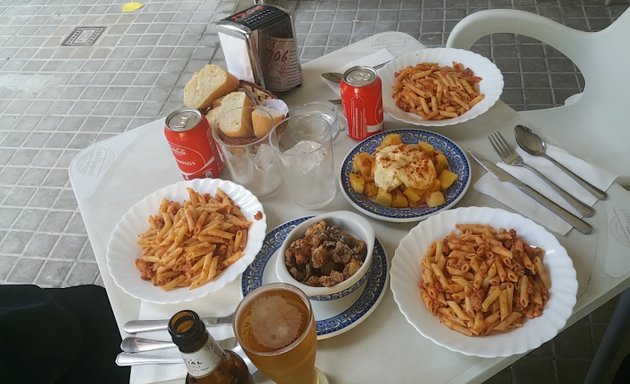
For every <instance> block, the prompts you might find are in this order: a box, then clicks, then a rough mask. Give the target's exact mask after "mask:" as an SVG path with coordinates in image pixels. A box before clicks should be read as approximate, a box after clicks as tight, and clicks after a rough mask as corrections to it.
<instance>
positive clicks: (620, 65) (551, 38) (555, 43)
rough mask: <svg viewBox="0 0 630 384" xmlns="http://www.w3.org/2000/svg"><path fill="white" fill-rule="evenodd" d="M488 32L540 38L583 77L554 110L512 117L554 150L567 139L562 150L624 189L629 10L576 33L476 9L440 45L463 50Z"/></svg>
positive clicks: (531, 18)
mask: <svg viewBox="0 0 630 384" xmlns="http://www.w3.org/2000/svg"><path fill="white" fill-rule="evenodd" d="M493 33H515V34H519V35H524V36H528V37H531V38H534V39H537V40H540V41H542V42H544V43H546V44H548V45H550V46H552V47H554V48H555V49H557V50H558V51H560V52H562V53H563V54H564V55H565V56H567V57H568V58H569V59H570V60H571V61H573V62H574V63H575V65H576V66H577V67H578V68H579V70H580V71H581V72H582V75H583V76H584V81H585V86H584V91H583V93H581V94H579V95H577V97H570V98H569V99H570V100H568V101H567V102H566V103H565V105H563V106H560V107H556V108H549V109H542V110H534V111H523V112H518V114H519V115H520V118H521V119H522V120H523V121H525V122H527V123H528V125H529V126H530V127H531V128H533V129H534V130H538V131H545V134H547V135H549V136H551V137H554V138H556V139H557V140H558V144H559V146H562V138H566V137H569V136H570V137H571V148H567V149H569V150H570V151H572V152H575V153H576V154H579V153H588V154H589V156H588V158H589V160H591V161H592V162H593V163H595V164H597V165H599V166H600V167H603V168H605V169H608V170H609V171H611V172H615V173H616V174H617V175H619V178H618V179H617V181H618V182H619V183H620V184H621V185H624V186H628V185H630V150H629V149H630V148H629V147H630V73H629V72H628V63H630V43H629V40H628V39H629V38H630V10H626V11H625V12H624V13H623V14H622V15H621V16H620V17H619V18H618V19H617V20H616V21H615V22H614V23H613V24H612V25H610V26H609V27H608V28H606V29H604V30H602V31H599V32H584V31H578V30H575V29H573V28H569V27H567V26H564V25H562V24H560V23H557V22H555V21H553V20H551V19H548V18H546V17H543V16H539V15H536V14H532V13H528V12H523V11H517V10H511V9H495V10H487V11H480V12H477V13H474V14H472V15H469V16H467V17H466V18H464V19H462V20H461V21H460V22H459V23H458V24H457V25H456V26H455V28H453V31H452V32H451V34H450V36H449V39H448V42H447V44H446V45H447V46H448V47H454V48H463V49H469V48H470V47H471V46H472V45H473V43H475V42H476V41H477V40H478V39H479V38H481V37H483V36H486V35H489V34H493ZM613 154H614V155H613Z"/></svg>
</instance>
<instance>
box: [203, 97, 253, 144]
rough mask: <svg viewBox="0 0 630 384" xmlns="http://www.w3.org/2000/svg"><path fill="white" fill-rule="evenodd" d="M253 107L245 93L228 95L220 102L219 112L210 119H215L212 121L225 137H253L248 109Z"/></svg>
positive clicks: (214, 113)
mask: <svg viewBox="0 0 630 384" xmlns="http://www.w3.org/2000/svg"><path fill="white" fill-rule="evenodd" d="M253 105H254V104H253V102H252V101H251V99H250V98H249V97H248V96H247V95H246V94H245V92H232V93H228V94H227V95H225V97H224V98H223V100H222V101H221V106H220V107H219V108H218V109H219V111H215V112H213V113H212V116H211V117H216V119H213V120H214V121H215V123H216V124H219V129H220V130H221V132H223V134H224V135H225V136H228V137H253V135H254V132H253V130H252V112H251V110H250V109H248V108H250V107H252V106H253ZM215 109H217V108H214V109H211V111H214V110H215Z"/></svg>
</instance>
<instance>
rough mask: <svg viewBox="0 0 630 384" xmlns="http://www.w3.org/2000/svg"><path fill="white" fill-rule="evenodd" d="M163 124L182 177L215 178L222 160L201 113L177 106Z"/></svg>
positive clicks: (220, 167) (219, 170)
mask: <svg viewBox="0 0 630 384" xmlns="http://www.w3.org/2000/svg"><path fill="white" fill-rule="evenodd" d="M165 123H166V124H165V125H166V126H165V127H164V135H166V140H167V141H168V144H169V145H170V146H171V151H173V155H174V156H175V161H177V165H179V169H180V170H181V171H182V175H184V179H186V180H191V179H200V178H204V177H213V178H216V177H219V175H220V174H221V171H222V170H223V162H222V161H221V158H220V157H219V152H218V149H217V146H216V144H215V142H214V138H213V137H212V132H211V130H210V125H209V124H208V120H207V119H206V118H205V116H204V115H202V114H201V112H199V111H198V110H196V109H179V110H177V111H175V112H173V113H171V114H170V115H168V116H167V117H166V121H165Z"/></svg>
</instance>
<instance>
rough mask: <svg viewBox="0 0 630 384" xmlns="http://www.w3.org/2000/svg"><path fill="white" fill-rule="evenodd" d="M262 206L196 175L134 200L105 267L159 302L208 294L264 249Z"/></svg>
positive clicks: (139, 294)
mask: <svg viewBox="0 0 630 384" xmlns="http://www.w3.org/2000/svg"><path fill="white" fill-rule="evenodd" d="M266 229H267V223H266V216H265V214H264V210H263V207H262V204H261V203H260V202H259V201H258V198H256V196H254V195H253V194H252V193H251V192H250V191H248V190H247V189H245V188H244V187H242V186H241V185H238V184H236V183H233V182H231V181H228V180H221V179H194V180H189V181H181V182H179V183H175V184H171V185H169V186H166V187H164V188H162V189H159V190H157V191H155V192H153V193H151V194H149V195H148V196H146V197H145V198H144V199H142V200H140V201H139V202H138V203H136V204H135V205H133V206H132V207H131V209H129V211H127V213H125V215H124V216H123V217H122V218H121V219H120V221H119V222H118V224H117V225H116V227H115V229H114V231H113V232H112V235H111V237H110V240H109V243H108V245H107V254H106V259H107V267H108V269H109V272H110V274H111V276H112V278H113V280H114V282H115V283H116V285H118V286H119V287H120V288H121V289H122V290H123V291H125V292H126V293H127V294H129V295H131V296H133V297H135V298H137V299H140V300H142V301H148V302H153V303H159V304H167V303H180V302H186V301H190V300H193V299H196V298H199V297H203V296H205V295H207V294H208V293H210V292H213V291H216V290H219V289H221V288H222V287H224V286H225V285H226V284H228V283H229V282H231V281H233V280H234V279H236V277H238V276H239V275H240V274H241V273H242V272H243V271H244V270H245V269H246V268H247V266H249V264H251V262H252V261H253V260H254V257H255V256H256V254H257V253H258V251H259V250H260V248H261V247H262V243H263V241H264V239H265V231H266Z"/></svg>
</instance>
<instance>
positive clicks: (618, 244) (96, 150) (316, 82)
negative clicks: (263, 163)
mask: <svg viewBox="0 0 630 384" xmlns="http://www.w3.org/2000/svg"><path fill="white" fill-rule="evenodd" d="M381 48H386V49H388V50H389V51H390V52H391V53H392V54H393V55H395V56H396V55H400V54H403V53H406V52H411V51H414V50H418V49H421V48H423V45H422V44H420V43H419V42H418V41H416V40H415V39H413V38H412V37H410V36H408V35H406V34H403V33H399V32H385V33H382V34H378V35H374V36H372V37H370V38H368V39H365V40H362V41H360V42H358V43H355V44H352V45H350V46H347V47H344V48H342V49H340V50H338V51H335V52H332V53H330V54H328V55H325V56H323V57H320V58H318V59H315V60H313V61H311V62H309V63H307V64H305V65H303V68H302V69H303V73H304V79H305V80H304V84H303V85H302V86H301V87H300V88H299V89H296V90H294V91H293V92H291V93H290V94H289V95H288V96H287V97H286V98H284V99H285V101H287V103H288V104H289V105H290V106H297V105H300V104H302V103H304V102H307V101H313V100H325V99H332V98H336V95H335V94H334V93H333V92H332V91H331V90H330V89H329V88H328V86H327V85H325V84H324V83H323V82H322V81H320V79H319V74H320V73H321V72H326V71H331V70H333V69H336V68H338V67H340V66H342V65H343V64H344V63H347V62H349V61H352V60H356V59H359V58H361V57H363V56H366V55H368V54H370V53H373V52H375V51H376V50H378V49H381ZM520 119H521V116H520V115H519V114H518V113H517V112H515V111H513V110H512V109H511V108H509V107H508V106H506V105H505V104H503V103H502V102H498V103H497V104H496V105H495V106H494V107H492V108H491V110H490V111H489V112H487V113H486V114H485V115H483V116H481V117H479V118H477V119H475V120H473V121H470V122H467V123H464V124H462V125H460V126H453V127H447V128H445V129H438V130H436V131H438V132H440V133H442V134H444V135H446V136H448V137H449V138H451V139H452V140H454V141H455V142H457V143H458V144H459V145H460V146H461V147H462V148H470V149H473V150H475V151H476V152H479V153H482V154H490V153H491V152H490V151H491V148H490V145H489V142H488V140H487V139H486V137H487V135H488V134H489V133H490V132H493V131H496V130H499V131H504V133H505V132H507V131H508V130H511V128H512V127H513V126H514V125H515V124H516V123H518V122H520ZM163 127H164V125H163V119H160V120H158V121H155V122H152V123H149V124H146V125H144V126H142V127H139V128H137V129H134V130H132V131H129V132H126V133H123V134H121V135H118V136H116V137H113V138H110V139H107V140H105V141H102V142H99V143H96V144H94V145H92V146H90V147H88V148H86V149H84V150H83V151H81V152H80V153H79V154H78V155H77V156H76V158H75V159H74V160H73V162H72V164H71V166H70V179H71V182H72V186H73V189H74V192H75V194H76V197H77V201H78V204H79V207H80V210H81V214H82V216H83V220H84V221H85V225H86V228H87V232H88V235H89V238H90V241H91V245H92V247H93V249H94V255H95V257H96V260H97V262H98V266H99V269H100V272H101V274H102V278H103V283H104V285H105V288H106V289H107V293H108V295H109V298H110V301H111V304H112V308H113V311H114V315H115V317H116V321H117V323H118V325H119V327H120V326H122V324H123V323H125V322H126V321H128V320H133V319H138V318H139V317H146V316H148V315H154V316H155V315H156V314H161V315H162V316H163V317H169V316H170V314H172V313H174V312H175V311H176V310H178V309H182V308H180V307H179V306H173V305H165V306H160V305H155V304H154V305H150V304H146V303H141V302H140V301H139V300H136V299H134V298H132V297H130V296H128V295H127V294H125V293H124V292H123V291H122V290H120V289H119V288H118V287H117V286H116V285H115V283H114V282H113V280H112V279H111V276H110V275H109V271H108V269H107V265H106V256H105V254H106V246H107V242H108V240H109V237H110V235H111V233H112V231H113V229H114V227H115V225H116V223H117V221H118V220H119V219H120V218H121V217H122V216H123V214H124V213H125V212H126V211H127V210H128V209H129V208H130V207H131V206H132V205H133V204H134V203H135V202H137V201H138V200H140V199H142V198H143V197H144V196H145V195H147V194H149V193H151V192H153V191H154V190H156V189H159V188H162V187H164V186H166V185H168V184H171V183H175V182H178V181H180V180H181V179H182V178H181V174H180V172H179V170H178V168H177V165H176V163H175V161H174V159H173V157H172V154H171V152H170V149H169V147H168V145H167V143H166V140H165V139H164V135H163ZM385 127H386V129H393V128H401V127H404V125H403V124H400V123H396V122H394V121H392V120H389V119H387V118H386V121H385ZM355 144H356V142H354V141H352V140H351V139H349V138H348V137H345V136H344V137H342V138H340V139H339V140H337V141H336V142H335V147H334V151H335V157H336V159H335V160H336V166H337V169H339V167H340V163H341V160H342V159H343V157H344V156H345V154H346V153H347V152H348V151H350V150H351V149H352V148H353V146H354V145H355ZM565 148H566V149H568V150H570V149H571V148H570V141H569V142H567V145H566V146H565ZM472 171H473V183H474V181H475V180H476V179H477V178H478V177H479V176H480V175H481V174H482V171H481V170H480V169H479V167H477V166H476V164H473V168H472ZM608 192H609V195H610V197H609V199H608V200H606V201H601V202H598V203H597V204H596V205H595V209H596V210H597V214H596V216H595V217H593V218H590V219H587V221H589V222H590V223H591V225H593V227H594V228H595V231H594V234H592V235H588V236H587V235H581V234H580V233H577V231H575V230H572V231H571V232H570V233H569V235H567V236H561V237H559V241H560V242H561V243H562V244H563V245H564V246H565V247H566V248H567V251H568V253H569V255H570V256H571V257H572V259H573V262H574V266H575V269H576V271H577V277H578V283H579V291H578V300H577V304H576V306H575V308H574V313H573V316H572V317H571V318H570V320H569V324H572V323H573V322H575V321H577V320H579V319H580V318H582V317H583V316H585V315H587V314H588V313H590V312H592V311H593V310H594V309H596V308H597V307H598V306H600V305H602V304H604V303H605V302H606V301H608V300H609V299H610V298H612V297H614V296H615V295H617V294H618V293H620V292H621V291H623V290H624V289H625V288H627V287H629V286H630V273H629V272H630V258H627V260H625V259H624V258H623V256H627V255H628V250H629V249H630V244H629V243H628V241H627V239H625V240H624V238H623V236H620V234H619V232H618V230H617V229H615V225H611V224H612V223H613V221H614V220H613V219H614V218H615V216H614V214H613V213H614V210H615V209H622V208H623V209H627V208H628V207H630V194H628V192H627V191H625V190H624V189H623V188H621V187H620V186H619V185H617V184H613V186H612V187H611V188H610V189H609V191H608ZM288 201H290V199H289V198H288V195H287V194H286V191H283V190H282V191H280V192H279V193H278V194H276V195H275V196H272V197H270V198H268V199H265V200H262V203H263V205H264V208H265V213H266V215H267V225H268V229H269V230H271V229H273V228H274V227H276V226H277V225H280V224H282V223H284V222H286V221H289V220H291V219H294V218H297V217H302V216H306V215H313V214H317V213H320V212H324V211H332V210H342V209H343V210H352V208H351V206H350V205H349V203H348V202H347V201H346V200H345V199H344V197H343V196H342V193H341V192H340V191H338V193H337V196H336V197H335V199H334V200H333V202H332V203H331V204H330V205H328V206H327V207H325V208H324V209H322V210H318V211H307V210H304V209H302V208H299V207H297V206H295V205H292V204H287V203H286V202H288ZM458 206H490V207H502V208H506V207H504V206H501V205H500V203H498V202H496V201H494V200H491V199H489V198H487V197H485V196H484V195H481V194H479V193H477V192H475V191H474V190H473V189H472V186H471V188H470V189H469V191H468V193H467V194H466V196H465V197H464V198H463V199H462V201H460V202H459V204H458ZM370 221H371V223H372V224H373V226H374V229H375V232H376V233H377V236H378V238H379V239H380V241H381V242H382V244H383V246H384V248H385V250H386V252H387V255H388V257H389V258H390V260H391V258H392V257H393V255H394V251H395V249H396V247H397V245H398V242H399V241H400V239H401V238H402V237H403V236H404V235H405V234H406V233H407V232H408V231H409V229H410V228H412V227H413V226H414V225H415V223H407V224H394V223H388V222H384V221H379V220H373V219H370ZM613 276H615V277H613ZM239 299H240V286H239V284H238V282H234V283H232V284H229V285H228V286H227V287H225V288H223V289H222V290H221V291H220V292H218V293H214V294H210V295H209V296H207V297H206V298H203V299H199V300H197V301H195V302H192V303H187V304H184V306H186V307H191V308H193V309H198V310H199V311H201V312H203V313H202V314H207V315H211V314H216V315H220V314H225V313H228V312H230V311H231V310H233V309H234V308H235V307H236V305H237V303H238V301H239ZM208 303H212V306H210V305H208ZM123 336H125V335H123ZM520 357H521V356H512V357H508V358H493V359H484V358H478V357H470V356H465V355H462V354H459V353H455V352H451V351H449V350H447V349H446V348H443V347H440V346H437V345H436V344H434V343H433V342H431V341H430V340H428V339H426V338H424V337H423V336H421V335H420V334H419V333H417V332H416V331H415V330H414V329H413V328H412V326H411V325H409V324H408V323H407V322H406V321H405V319H404V317H403V316H402V314H401V313H400V311H399V310H398V307H397V305H396V303H395V301H394V300H393V297H392V294H391V291H390V290H389V289H388V290H387V292H386V294H385V296H384V298H383V300H382V301H381V303H380V304H379V306H378V308H377V309H376V310H375V311H374V312H373V313H372V314H371V315H370V316H369V317H368V318H367V319H366V320H365V321H364V322H362V323H361V324H359V325H358V326H356V327H355V328H353V329H352V330H350V331H348V332H346V333H343V334H341V335H338V336H335V337H332V338H329V339H326V340H321V341H319V343H318V353H317V366H318V367H319V368H320V369H321V370H322V371H323V372H325V373H326V375H327V376H328V378H329V380H330V381H331V382H332V383H341V382H343V383H364V382H396V383H407V382H417V380H418V378H422V379H423V381H424V382H430V383H463V382H472V383H479V382H483V381H484V380H486V379H488V378H489V377H491V376H492V375H494V374H496V373H497V372H499V371H500V370H501V369H503V368H505V367H506V366H508V365H509V364H511V363H513V362H514V361H516V360H517V359H518V358H520ZM156 369H158V370H159V368H156V367H134V368H133V370H132V377H131V382H132V383H144V382H152V381H153V380H154V379H153V378H156V377H160V373H156ZM161 377H162V378H164V379H166V378H167V377H164V376H161Z"/></svg>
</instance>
